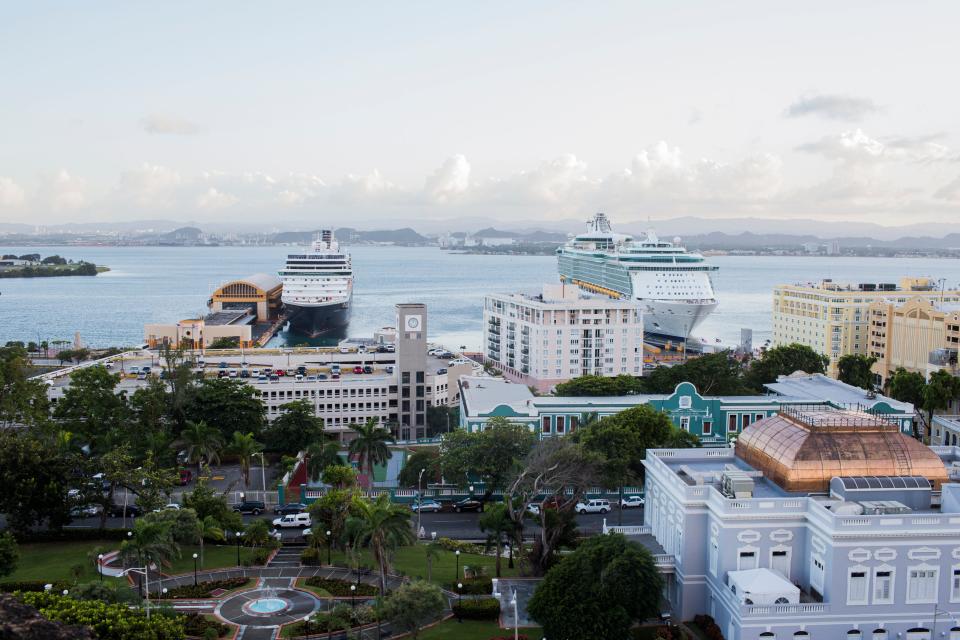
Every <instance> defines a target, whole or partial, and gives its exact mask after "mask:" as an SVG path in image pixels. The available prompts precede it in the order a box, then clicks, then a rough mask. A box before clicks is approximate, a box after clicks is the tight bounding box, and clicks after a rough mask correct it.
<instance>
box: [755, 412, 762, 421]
mask: <svg viewBox="0 0 960 640" xmlns="http://www.w3.org/2000/svg"><path fill="white" fill-rule="evenodd" d="M760 420H763V414H762V413H755V414H754V415H753V421H754V422H758V421H760Z"/></svg>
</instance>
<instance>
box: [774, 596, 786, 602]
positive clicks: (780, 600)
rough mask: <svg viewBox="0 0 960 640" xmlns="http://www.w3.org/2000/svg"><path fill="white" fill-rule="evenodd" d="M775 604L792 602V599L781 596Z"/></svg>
mask: <svg viewBox="0 0 960 640" xmlns="http://www.w3.org/2000/svg"><path fill="white" fill-rule="evenodd" d="M773 604H790V601H789V600H787V599H786V598H784V597H783V596H780V597H779V598H777V599H776V600H775V601H774V603H773Z"/></svg>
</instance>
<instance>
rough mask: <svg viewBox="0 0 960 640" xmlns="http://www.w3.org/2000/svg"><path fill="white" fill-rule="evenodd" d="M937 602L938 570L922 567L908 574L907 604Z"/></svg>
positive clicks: (915, 568) (911, 570) (914, 568)
mask: <svg viewBox="0 0 960 640" xmlns="http://www.w3.org/2000/svg"><path fill="white" fill-rule="evenodd" d="M936 601H937V569H936V567H932V566H928V565H921V566H918V567H913V568H912V569H910V572H909V573H908V574H907V604H916V603H931V604H932V603H935V602H936Z"/></svg>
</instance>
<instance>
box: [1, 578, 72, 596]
mask: <svg viewBox="0 0 960 640" xmlns="http://www.w3.org/2000/svg"><path fill="white" fill-rule="evenodd" d="M48 584H52V585H53V587H52V588H51V590H52V591H54V592H56V593H60V592H62V591H63V590H64V589H69V588H70V586H71V585H70V583H69V582H65V581H59V582H52V583H51V582H47V581H46V580H12V581H10V582H0V593H12V592H14V591H23V592H25V593H33V592H38V591H45V589H44V587H45V586H46V585H48Z"/></svg>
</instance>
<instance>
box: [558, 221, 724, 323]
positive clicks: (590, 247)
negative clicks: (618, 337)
mask: <svg viewBox="0 0 960 640" xmlns="http://www.w3.org/2000/svg"><path fill="white" fill-rule="evenodd" d="M675 241H676V242H679V239H675ZM557 261H558V269H559V271H560V280H561V281H563V282H567V283H571V284H575V285H577V286H578V287H580V288H581V289H583V290H584V291H586V292H588V293H591V294H594V295H605V296H609V297H611V298H626V299H631V300H635V301H636V302H637V303H638V305H639V306H640V307H641V308H642V309H643V313H644V330H645V331H646V332H648V333H652V334H657V335H660V336H665V337H671V338H681V339H683V340H686V339H687V338H688V337H689V336H690V335H691V334H692V333H693V331H694V330H695V329H696V328H697V325H699V324H700V323H701V322H703V320H704V318H706V317H707V316H708V315H709V314H710V312H711V311H713V310H714V309H715V308H716V306H717V299H716V296H715V295H714V292H713V282H712V280H711V274H712V272H714V271H716V270H717V267H715V266H713V265H711V264H709V263H707V262H706V261H705V260H704V259H703V256H702V255H700V254H698V253H688V252H687V250H686V249H685V248H683V247H682V246H680V245H679V244H675V243H674V242H664V241H663V240H660V239H659V238H657V235H656V234H655V233H654V232H653V231H647V232H646V234H645V235H644V236H643V237H642V238H638V239H634V238H633V236H630V235H626V234H621V233H614V232H613V229H612V227H611V226H610V220H608V219H607V216H606V214H603V213H598V214H596V215H595V216H594V217H593V219H592V220H590V221H589V222H587V232H586V233H581V234H579V235H577V236H575V237H573V238H572V239H571V240H570V241H568V242H567V244H565V245H564V246H562V247H560V248H559V249H557Z"/></svg>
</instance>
